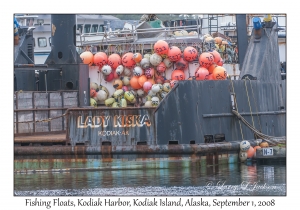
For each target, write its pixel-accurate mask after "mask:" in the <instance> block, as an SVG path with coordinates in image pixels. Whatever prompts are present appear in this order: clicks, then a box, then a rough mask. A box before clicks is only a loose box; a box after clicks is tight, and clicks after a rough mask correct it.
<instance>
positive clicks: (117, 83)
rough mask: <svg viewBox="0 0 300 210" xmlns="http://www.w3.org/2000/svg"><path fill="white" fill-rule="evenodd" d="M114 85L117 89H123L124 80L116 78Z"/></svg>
mask: <svg viewBox="0 0 300 210" xmlns="http://www.w3.org/2000/svg"><path fill="white" fill-rule="evenodd" d="M113 87H114V88H116V89H117V90H118V89H122V87H123V82H122V80H120V79H116V80H115V81H114V83H113Z"/></svg>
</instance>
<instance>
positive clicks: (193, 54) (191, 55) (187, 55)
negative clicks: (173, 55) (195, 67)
mask: <svg viewBox="0 0 300 210" xmlns="http://www.w3.org/2000/svg"><path fill="white" fill-rule="evenodd" d="M197 56H198V51H197V50H196V49H195V48H194V47H186V48H185V49H184V51H183V58H184V59H185V60H186V61H188V62H191V61H193V60H195V59H196V58H197Z"/></svg>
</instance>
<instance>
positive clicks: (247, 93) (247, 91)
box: [244, 80, 255, 127]
mask: <svg viewBox="0 0 300 210" xmlns="http://www.w3.org/2000/svg"><path fill="white" fill-rule="evenodd" d="M244 81H245V83H244V84H245V88H246V93H247V98H248V104H249V108H250V114H251V119H252V125H253V127H255V125H254V120H253V115H252V108H251V103H250V99H249V94H248V87H247V85H246V80H244Z"/></svg>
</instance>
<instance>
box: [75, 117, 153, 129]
mask: <svg viewBox="0 0 300 210" xmlns="http://www.w3.org/2000/svg"><path fill="white" fill-rule="evenodd" d="M110 123H112V126H113V127H120V128H124V127H136V126H137V127H142V126H144V125H146V126H148V127H149V126H151V121H150V117H149V116H148V115H115V116H113V117H111V116H94V117H93V116H87V117H85V118H84V117H82V116H79V117H78V118H77V128H87V127H91V128H99V127H103V128H106V127H107V126H108V125H110Z"/></svg>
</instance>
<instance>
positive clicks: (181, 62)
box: [175, 58, 189, 71]
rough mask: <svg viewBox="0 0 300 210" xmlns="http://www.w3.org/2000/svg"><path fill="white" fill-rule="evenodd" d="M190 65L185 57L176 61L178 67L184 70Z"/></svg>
mask: <svg viewBox="0 0 300 210" xmlns="http://www.w3.org/2000/svg"><path fill="white" fill-rule="evenodd" d="M188 65H189V64H188V62H187V61H185V60H184V59H183V58H180V59H179V60H178V61H176V62H175V66H176V69H179V70H183V71H184V70H186V69H187V67H188Z"/></svg>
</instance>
